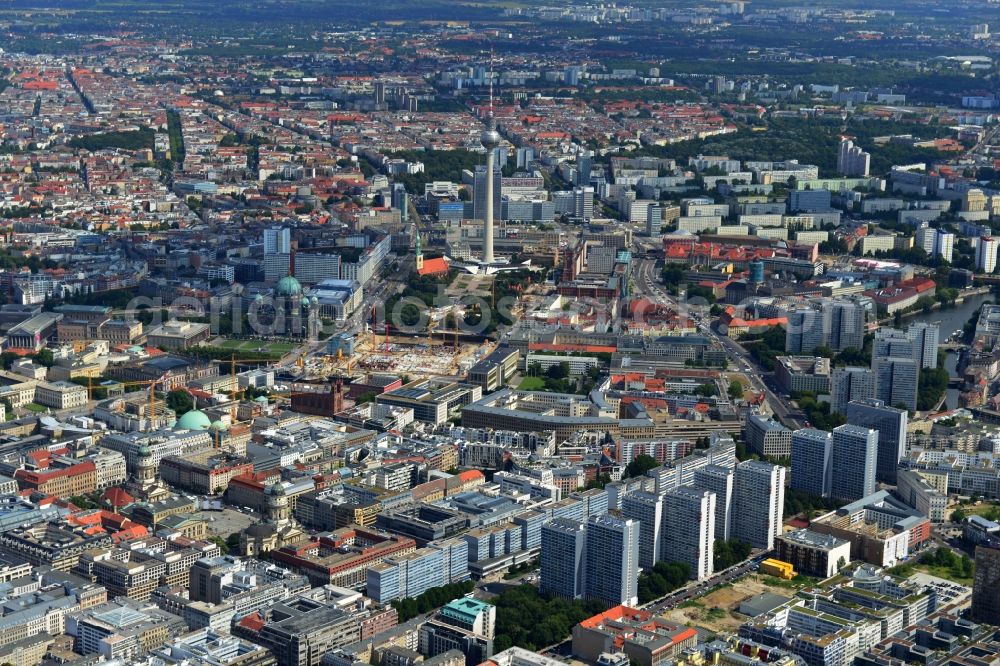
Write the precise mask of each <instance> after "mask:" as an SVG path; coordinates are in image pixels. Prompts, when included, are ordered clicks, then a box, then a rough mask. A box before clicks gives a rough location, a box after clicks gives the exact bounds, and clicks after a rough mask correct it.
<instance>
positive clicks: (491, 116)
mask: <svg viewBox="0 0 1000 666" xmlns="http://www.w3.org/2000/svg"><path fill="white" fill-rule="evenodd" d="M489 77H490V110H489V112H488V116H487V118H488V122H489V123H490V126H491V128H495V127H496V125H495V123H496V119H495V118H494V116H493V47H492V46H490V71H489Z"/></svg>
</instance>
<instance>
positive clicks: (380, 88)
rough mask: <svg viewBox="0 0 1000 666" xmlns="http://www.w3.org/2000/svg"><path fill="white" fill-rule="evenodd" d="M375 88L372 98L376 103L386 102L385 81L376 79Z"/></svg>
mask: <svg viewBox="0 0 1000 666" xmlns="http://www.w3.org/2000/svg"><path fill="white" fill-rule="evenodd" d="M373 87H374V90H373V92H372V98H373V100H374V102H375V103H376V104H385V83H384V82H382V81H376V82H375V83H374V84H373Z"/></svg>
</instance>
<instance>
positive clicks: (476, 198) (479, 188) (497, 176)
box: [472, 165, 503, 239]
mask: <svg viewBox="0 0 1000 666" xmlns="http://www.w3.org/2000/svg"><path fill="white" fill-rule="evenodd" d="M487 173H489V172H488V171H487V170H486V167H485V166H482V165H480V166H477V167H476V169H475V171H474V172H473V174H472V217H473V218H474V219H477V220H483V222H484V223H485V221H486V212H487V211H486V202H487V190H489V189H490V179H489V178H487V177H486V174H487ZM502 178H503V174H502V173H501V171H500V169H497V168H495V167H494V170H493V188H492V196H493V209H494V210H495V211H498V210H500V190H501V188H502V185H501V182H502ZM484 230H485V228H484ZM484 239H485V237H484Z"/></svg>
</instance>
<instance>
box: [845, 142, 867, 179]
mask: <svg viewBox="0 0 1000 666" xmlns="http://www.w3.org/2000/svg"><path fill="white" fill-rule="evenodd" d="M871 159H872V156H871V155H870V154H868V153H866V152H865V151H863V150H861V147H860V146H855V145H854V142H853V141H849V140H848V139H841V140H840V148H839V149H838V151H837V172H838V173H840V175H842V176H867V175H868V169H869V168H870V167H871Z"/></svg>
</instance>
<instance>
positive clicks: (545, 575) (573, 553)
mask: <svg viewBox="0 0 1000 666" xmlns="http://www.w3.org/2000/svg"><path fill="white" fill-rule="evenodd" d="M586 541H587V526H586V525H584V524H583V523H580V522H577V521H575V520H570V519H569V518H553V519H552V520H550V521H549V522H547V523H545V524H544V525H542V549H541V556H540V559H541V579H542V580H541V584H540V587H541V590H542V592H545V593H549V594H554V595H556V596H560V597H564V598H566V599H580V598H582V597H583V592H584V583H583V581H584V570H583V560H584V552H585V548H586Z"/></svg>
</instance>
